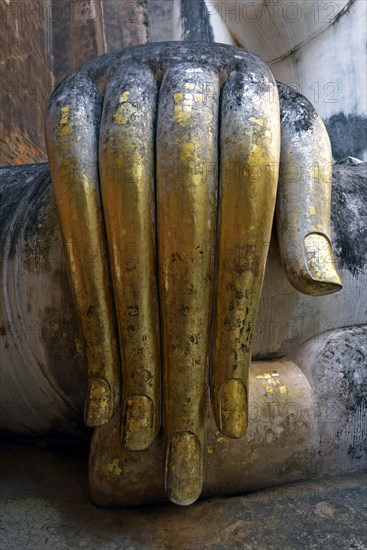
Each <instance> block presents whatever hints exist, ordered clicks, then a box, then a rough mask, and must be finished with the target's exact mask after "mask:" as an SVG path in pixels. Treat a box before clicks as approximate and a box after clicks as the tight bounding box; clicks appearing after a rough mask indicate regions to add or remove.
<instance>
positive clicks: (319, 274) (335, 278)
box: [304, 233, 343, 294]
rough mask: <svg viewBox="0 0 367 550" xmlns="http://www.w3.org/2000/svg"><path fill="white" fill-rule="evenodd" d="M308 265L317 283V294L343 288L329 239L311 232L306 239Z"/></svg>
mask: <svg viewBox="0 0 367 550" xmlns="http://www.w3.org/2000/svg"><path fill="white" fill-rule="evenodd" d="M304 243H305V249H306V261H307V267H308V270H309V272H310V275H311V277H312V279H313V280H314V281H315V282H316V283H318V284H317V285H315V292H314V293H315V294H330V293H332V292H337V291H338V290H340V289H341V288H342V286H343V285H342V283H341V280H340V277H339V275H338V272H337V270H336V266H335V261H334V256H333V251H332V248H331V244H330V241H329V239H328V238H327V237H326V236H325V235H321V234H320V233H309V234H308V235H306V237H305V239H304Z"/></svg>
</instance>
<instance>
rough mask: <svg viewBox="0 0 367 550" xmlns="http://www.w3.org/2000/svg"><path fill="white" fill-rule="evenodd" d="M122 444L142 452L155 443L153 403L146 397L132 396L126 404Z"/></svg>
mask: <svg viewBox="0 0 367 550" xmlns="http://www.w3.org/2000/svg"><path fill="white" fill-rule="evenodd" d="M122 426H123V429H122V443H123V444H124V445H125V447H127V448H128V449H130V450H132V451H142V450H143V449H146V448H147V447H149V445H150V444H151V443H152V441H153V437H154V436H153V402H152V400H151V399H150V398H149V397H147V396H146V395H131V396H130V397H128V398H127V399H126V400H125V403H124V416H123V425H122Z"/></svg>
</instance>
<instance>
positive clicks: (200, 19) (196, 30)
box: [181, 0, 214, 42]
mask: <svg viewBox="0 0 367 550" xmlns="http://www.w3.org/2000/svg"><path fill="white" fill-rule="evenodd" d="M181 18H182V25H183V37H182V38H183V40H184V41H185V42H214V34H213V29H212V27H211V24H210V18H209V12H208V8H207V7H206V5H205V2H204V0H182V2H181Z"/></svg>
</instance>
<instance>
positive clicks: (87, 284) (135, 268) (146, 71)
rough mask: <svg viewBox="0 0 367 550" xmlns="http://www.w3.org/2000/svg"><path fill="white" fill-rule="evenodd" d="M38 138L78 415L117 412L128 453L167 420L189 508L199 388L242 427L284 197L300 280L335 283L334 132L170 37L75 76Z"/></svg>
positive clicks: (302, 287) (282, 241)
mask: <svg viewBox="0 0 367 550" xmlns="http://www.w3.org/2000/svg"><path fill="white" fill-rule="evenodd" d="M278 90H279V91H278ZM46 141H47V149H48V156H49V163H50V168H51V175H52V181H53V187H54V193H55V198H56V204H57V209H58V215H59V221H60V226H61V231H62V236H63V242H64V247H65V251H66V259H67V266H68V270H69V278H70V284H71V287H72V291H73V295H74V301H75V306H76V309H77V312H78V315H79V318H80V323H81V328H82V333H83V337H84V341H85V349H86V356H87V365H88V380H89V389H88V395H87V398H86V407H85V421H86V423H87V424H88V425H89V426H94V427H97V426H101V425H103V424H105V423H107V422H109V421H110V419H111V418H112V417H113V416H114V415H115V414H121V422H120V426H121V441H122V444H123V445H124V446H125V447H126V448H128V449H130V450H135V451H139V450H144V449H146V448H147V447H149V446H150V445H151V443H152V442H153V441H154V439H155V437H156V436H157V434H158V432H159V431H160V429H161V426H162V429H163V433H164V440H165V449H166V450H165V453H164V456H165V465H164V468H165V485H166V491H167V495H168V497H169V498H170V499H171V500H172V501H173V502H177V503H179V504H189V503H191V502H193V501H195V500H196V499H197V498H198V496H199V495H200V492H201V487H202V480H203V475H204V474H203V471H204V456H205V452H204V451H205V433H204V417H205V412H206V402H207V388H208V386H209V385H210V391H211V402H212V406H213V412H214V416H215V419H216V423H217V427H218V429H219V430H220V431H221V432H222V434H223V435H224V436H227V437H229V438H241V437H242V436H243V435H244V434H245V432H246V427H247V417H248V371H249V366H250V360H251V340H252V335H253V332H254V325H255V320H256V314H257V310H258V304H259V299H260V294H261V288H262V281H263V276H264V269H265V263H266V259H267V252H268V247H269V242H270V236H271V229H272V223H273V216H274V210H275V202H276V197H277V196H278V200H277V205H278V206H277V230H278V241H279V248H280V254H281V258H282V262H283V265H284V268H285V271H286V274H287V276H288V278H289V280H290V282H291V283H292V285H293V286H295V288H297V289H298V290H299V291H300V292H303V293H307V294H314V295H321V294H327V293H331V292H335V291H337V290H339V289H340V288H341V282H340V279H339V277H338V274H337V272H336V268H335V264H334V260H333V255H332V249H331V244H330V234H329V232H330V192H331V163H332V159H331V150H330V143H329V139H328V135H327V132H326V130H325V128H324V125H323V123H322V121H321V119H320V118H319V117H318V115H317V114H316V113H315V111H314V110H313V108H312V106H311V105H310V104H309V103H308V101H307V100H306V99H305V98H303V97H302V96H300V95H299V94H297V93H295V92H293V91H292V90H290V89H289V88H287V87H285V86H283V85H278V86H277V84H276V82H275V81H274V78H273V76H272V74H271V72H270V70H269V69H268V68H267V66H266V65H265V64H264V63H263V62H262V61H261V60H260V59H258V58H257V57H256V56H254V55H252V54H250V53H248V52H246V51H245V50H243V49H240V48H236V47H232V46H224V45H219V44H210V45H209V44H194V43H193V44H190V43H186V44H185V43H164V44H151V45H144V46H138V47H134V48H128V49H126V50H124V51H122V52H117V53H112V54H108V55H105V56H102V57H100V58H98V59H95V60H92V61H90V62H89V63H87V64H86V65H84V66H82V67H81V68H80V69H78V70H77V71H75V72H74V73H72V74H71V75H69V76H68V77H67V78H66V79H65V80H64V81H63V82H62V83H61V84H60V85H59V86H58V87H57V88H56V90H55V91H54V93H53V95H52V97H51V99H50V103H49V109H48V116H47V127H46ZM279 167H280V178H279V187H278V176H279ZM209 366H210V368H209ZM209 370H210V372H209ZM209 377H210V384H209ZM161 402H162V410H163V414H162V418H161ZM120 411H121V412H120Z"/></svg>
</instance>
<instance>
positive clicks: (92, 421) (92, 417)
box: [84, 378, 113, 428]
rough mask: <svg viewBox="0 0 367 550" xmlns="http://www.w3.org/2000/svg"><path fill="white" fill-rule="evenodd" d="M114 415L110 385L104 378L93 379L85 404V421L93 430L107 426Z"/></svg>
mask: <svg viewBox="0 0 367 550" xmlns="http://www.w3.org/2000/svg"><path fill="white" fill-rule="evenodd" d="M112 415H113V401H112V393H111V388H110V385H109V384H108V382H107V381H106V380H104V379H103V378H96V379H93V380H92V381H91V382H90V384H89V388H88V394H87V398H86V402H85V413H84V421H85V424H86V425H87V426H89V427H91V428H95V427H97V426H102V425H103V424H106V423H107V422H108V421H109V420H110V419H111V417H112Z"/></svg>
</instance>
